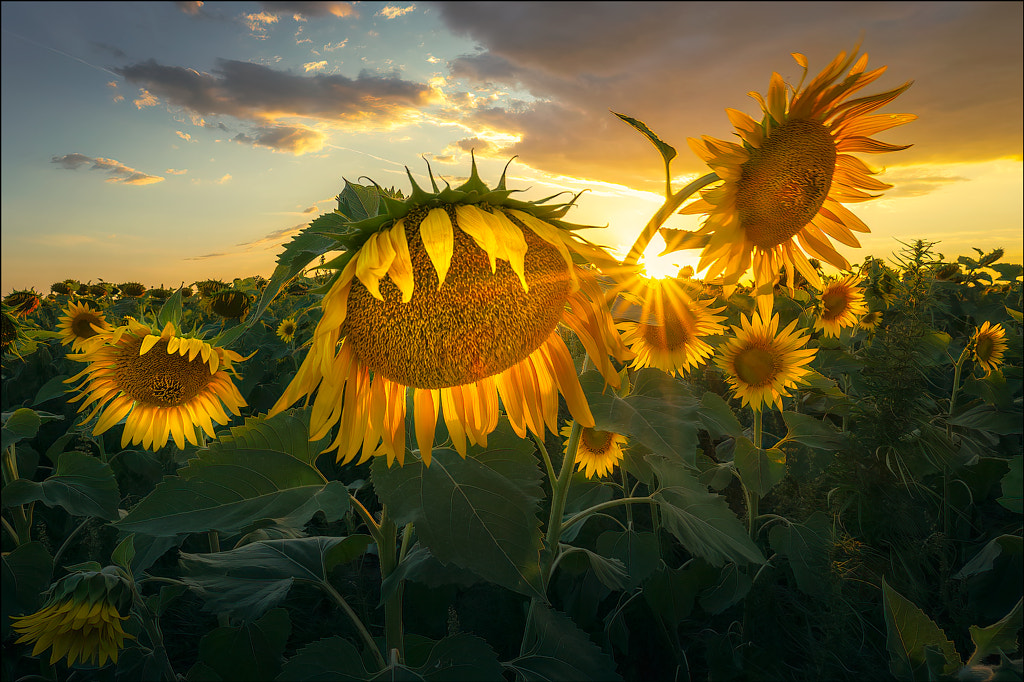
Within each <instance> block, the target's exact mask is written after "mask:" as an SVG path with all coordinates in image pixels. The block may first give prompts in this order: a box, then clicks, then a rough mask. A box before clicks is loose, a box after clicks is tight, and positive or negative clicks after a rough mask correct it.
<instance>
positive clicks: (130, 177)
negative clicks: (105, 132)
mask: <svg viewBox="0 0 1024 682" xmlns="http://www.w3.org/2000/svg"><path fill="white" fill-rule="evenodd" d="M50 163H55V164H57V165H58V166H60V167H61V168H64V169H67V170H78V169H79V168H81V167H82V166H86V165H90V164H91V166H90V168H89V170H99V171H103V172H105V173H106V174H107V179H106V181H107V182H113V183H118V184H123V185H152V184H154V183H157V182H163V181H164V178H163V177H161V176H159V175H149V174H148V173H143V172H142V171H138V170H135V169H134V168H130V167H128V166H126V165H124V164H123V163H121V162H120V161H116V160H114V159H104V158H93V157H91V156H86V155H85V154H79V153H77V152H75V153H73V154H65V155H64V156H54V157H53V158H51V159H50Z"/></svg>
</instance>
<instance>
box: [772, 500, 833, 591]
mask: <svg viewBox="0 0 1024 682" xmlns="http://www.w3.org/2000/svg"><path fill="white" fill-rule="evenodd" d="M768 542H769V543H770V544H771V546H772V549H773V550H775V551H776V552H778V553H779V554H781V555H782V556H784V557H786V559H787V560H788V561H789V565H790V568H792V569H793V577H794V578H796V586H797V587H799V588H800V590H801V591H802V592H804V593H805V594H808V595H810V596H812V597H824V596H826V595H827V594H828V590H829V547H830V546H831V544H832V524H831V523H830V522H829V519H828V516H826V515H825V514H824V513H823V512H820V511H819V512H814V513H813V514H811V516H810V517H808V519H807V520H806V521H804V522H803V523H788V524H776V525H774V526H772V529H771V531H769V533H768Z"/></svg>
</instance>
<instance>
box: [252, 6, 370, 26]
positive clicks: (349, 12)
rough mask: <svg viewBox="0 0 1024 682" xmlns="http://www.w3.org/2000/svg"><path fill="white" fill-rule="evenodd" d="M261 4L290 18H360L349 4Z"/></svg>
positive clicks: (275, 12) (266, 8) (269, 10)
mask: <svg viewBox="0 0 1024 682" xmlns="http://www.w3.org/2000/svg"><path fill="white" fill-rule="evenodd" d="M260 4H261V6H262V7H263V9H264V10H266V11H267V12H272V13H274V14H286V15H289V16H291V15H299V16H301V17H303V18H307V19H308V18H311V17H312V18H317V17H329V16H334V17H338V18H342V19H343V18H345V17H352V18H358V17H359V13H358V12H356V10H355V8H354V7H353V6H352V4H351V3H348V2H264V3H260ZM296 21H298V19H296Z"/></svg>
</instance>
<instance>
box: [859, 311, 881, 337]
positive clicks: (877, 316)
mask: <svg viewBox="0 0 1024 682" xmlns="http://www.w3.org/2000/svg"><path fill="white" fill-rule="evenodd" d="M881 323H882V311H880V310H872V311H871V312H870V313H866V314H864V316H863V317H861V318H860V321H859V322H858V323H857V326H858V327H860V328H861V329H863V330H864V331H866V332H872V331H874V330H875V329H877V328H878V325H879V324H881Z"/></svg>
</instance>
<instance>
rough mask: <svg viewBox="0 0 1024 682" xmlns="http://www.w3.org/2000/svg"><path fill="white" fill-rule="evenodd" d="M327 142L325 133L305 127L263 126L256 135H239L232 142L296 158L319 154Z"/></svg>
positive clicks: (255, 132) (256, 131) (257, 130)
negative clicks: (265, 148)
mask: <svg viewBox="0 0 1024 682" xmlns="http://www.w3.org/2000/svg"><path fill="white" fill-rule="evenodd" d="M325 141H326V137H325V136H324V134H323V133H321V132H320V131H318V130H314V129H312V128H306V127H303V126H263V127H260V128H257V129H256V130H255V131H254V135H246V134H244V133H239V134H238V135H235V137H234V138H232V142H240V143H242V144H250V145H252V146H254V147H267V148H268V149H273V150H274V151H279V152H287V153H289V154H294V155H295V156H301V155H303V154H307V153H309V152H318V151H320V150H321V149H323V146H324V142H325Z"/></svg>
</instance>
